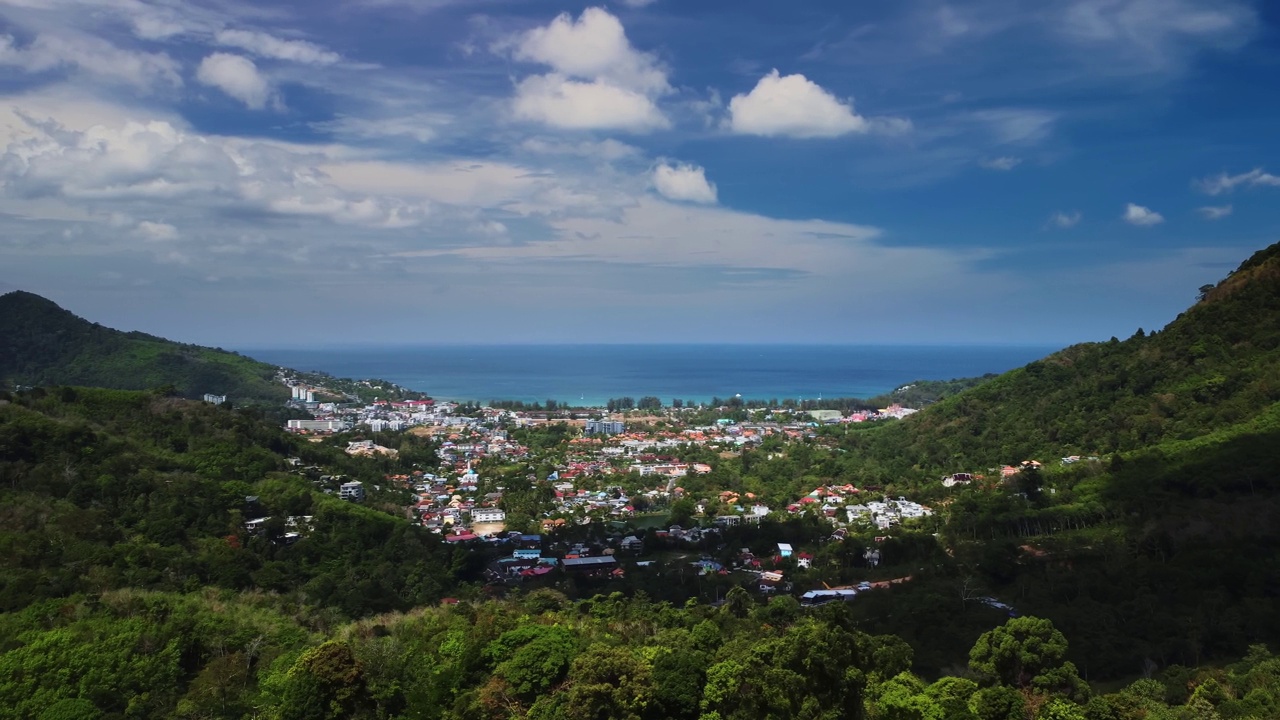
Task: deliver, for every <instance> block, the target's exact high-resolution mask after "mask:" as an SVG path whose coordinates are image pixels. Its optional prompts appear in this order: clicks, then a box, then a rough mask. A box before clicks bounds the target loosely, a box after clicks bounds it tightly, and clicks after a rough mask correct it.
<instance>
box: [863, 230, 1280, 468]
mask: <svg viewBox="0 0 1280 720" xmlns="http://www.w3.org/2000/svg"><path fill="white" fill-rule="evenodd" d="M1278 319H1280V245H1273V246H1271V247H1270V248H1267V249H1266V250H1262V251H1260V252H1258V253H1257V254H1255V255H1254V256H1253V257H1252V258H1250V259H1249V260H1248V261H1247V262H1245V263H1244V264H1243V265H1241V266H1240V268H1239V269H1238V270H1236V271H1235V272H1233V273H1232V274H1231V275H1230V276H1229V277H1227V278H1226V279H1225V280H1223V281H1222V282H1221V283H1219V284H1218V285H1217V286H1214V287H1212V288H1208V287H1206V288H1204V291H1203V293H1202V296H1201V298H1200V299H1199V301H1198V302H1196V304H1195V305H1194V306H1192V307H1191V308H1190V309H1188V310H1187V311H1186V312H1184V313H1183V314H1181V315H1179V316H1178V318H1177V319H1175V320H1174V321H1173V322H1171V323H1169V324H1168V326H1166V327H1165V328H1164V329H1163V330H1161V331H1159V332H1152V333H1150V334H1148V333H1146V332H1144V331H1143V330H1141V329H1139V330H1138V331H1137V332H1136V333H1135V334H1134V335H1133V336H1132V337H1130V338H1129V339H1128V340H1124V341H1121V340H1118V339H1116V338H1112V339H1111V340H1110V341H1108V342H1102V343H1086V344H1083V345H1075V346H1072V347H1069V348H1066V349H1065V350H1062V351H1060V352H1057V353H1054V354H1053V355H1050V356H1049V357H1047V358H1045V359H1043V360H1040V361H1038V362H1033V363H1031V364H1029V365H1027V366H1026V367H1024V368H1020V369H1017V370H1014V371H1012V372H1009V373H1005V374H1004V375H1002V376H1000V377H998V378H996V379H994V380H991V381H989V382H986V383H983V384H981V385H979V386H978V387H975V388H973V389H972V390H969V391H967V392H964V393H960V394H959V395H955V396H953V397H950V398H947V399H945V400H943V401H941V402H939V403H937V405H936V406H933V407H931V408H930V409H929V412H927V413H920V414H919V415H918V416H916V417H913V418H912V419H911V421H910V422H905V423H900V424H897V425H895V426H893V427H891V428H888V429H887V430H886V431H885V432H884V433H881V434H880V437H877V438H874V439H872V440H870V441H869V442H868V443H867V445H866V446H865V447H864V448H863V451H864V452H867V453H870V454H872V455H876V456H879V457H887V456H889V455H893V456H895V457H898V458H901V459H903V460H906V461H908V463H909V464H911V465H916V466H919V467H928V468H942V469H944V470H947V469H950V470H967V469H973V468H986V467H990V466H992V465H997V464H1000V463H1008V462H1016V461H1018V460H1022V459H1027V458H1033V457H1041V458H1043V457H1045V456H1048V457H1062V456H1066V455H1103V454H1111V453H1117V452H1119V453H1127V452H1131V451H1134V450H1138V449H1141V448H1147V447H1151V446H1154V445H1158V444H1160V443H1162V442H1165V441H1173V440H1184V441H1186V440H1193V439H1195V438H1198V437H1202V436H1205V435H1208V434H1210V433H1213V432H1218V431H1220V430H1221V429H1223V428H1226V427H1229V426H1232V425H1236V424H1239V423H1243V422H1247V421H1249V420H1250V419H1251V418H1254V417H1256V416H1257V415H1258V414H1260V413H1262V412H1263V411H1265V410H1266V409H1267V408H1269V407H1271V406H1272V405H1273V404H1274V403H1276V402H1277V401H1280V322H1277V320H1278Z"/></svg>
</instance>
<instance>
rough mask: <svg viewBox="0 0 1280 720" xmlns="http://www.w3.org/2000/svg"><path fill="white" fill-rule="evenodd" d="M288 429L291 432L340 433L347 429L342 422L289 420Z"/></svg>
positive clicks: (345, 424)
mask: <svg viewBox="0 0 1280 720" xmlns="http://www.w3.org/2000/svg"><path fill="white" fill-rule="evenodd" d="M288 427H289V429H290V430H292V431H293V432H342V431H343V430H346V429H347V423H346V421H344V420H290V421H289V426H288Z"/></svg>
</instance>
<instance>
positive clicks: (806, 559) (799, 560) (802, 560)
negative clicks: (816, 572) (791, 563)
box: [796, 553, 813, 568]
mask: <svg viewBox="0 0 1280 720" xmlns="http://www.w3.org/2000/svg"><path fill="white" fill-rule="evenodd" d="M796 567H802V568H811V567H813V556H812V555H810V554H809V553H800V554H799V555H797V556H796Z"/></svg>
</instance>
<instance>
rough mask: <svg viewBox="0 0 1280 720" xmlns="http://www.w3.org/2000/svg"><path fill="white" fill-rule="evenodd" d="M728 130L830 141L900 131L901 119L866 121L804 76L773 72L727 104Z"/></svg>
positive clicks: (847, 104)
mask: <svg viewBox="0 0 1280 720" xmlns="http://www.w3.org/2000/svg"><path fill="white" fill-rule="evenodd" d="M728 126H729V129H730V130H732V131H733V132H735V133H740V134H743V135H764V136H767V137H779V136H781V137H793V138H833V137H839V136H841V135H847V134H849V133H866V132H869V131H871V130H876V129H881V130H883V131H885V132H901V131H903V130H905V129H906V128H908V127H909V124H906V121H904V120H901V119H889V120H885V121H881V122H879V123H877V122H876V121H868V120H867V118H864V117H862V116H861V115H859V114H857V113H856V112H854V110H853V105H852V104H851V103H847V102H841V101H840V100H839V99H837V98H836V97H835V96H834V95H832V94H831V93H829V92H827V91H826V90H824V89H823V88H822V87H821V86H819V85H818V84H817V83H815V82H813V81H811V80H809V79H808V78H806V77H805V76H804V75H800V74H795V75H787V76H782V75H779V73H778V71H777V70H773V71H772V72H770V73H769V74H768V75H765V76H764V77H762V78H760V81H759V82H758V83H756V86H755V88H753V89H752V90H751V92H749V93H747V94H745V95H735V96H734V97H733V99H732V100H730V101H729V120H728Z"/></svg>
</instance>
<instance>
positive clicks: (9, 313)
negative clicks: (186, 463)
mask: <svg viewBox="0 0 1280 720" xmlns="http://www.w3.org/2000/svg"><path fill="white" fill-rule="evenodd" d="M275 375H276V367H275V366H273V365H269V364H267V363H263V362H258V361H257V360H253V359H251V358H247V357H245V356H243V355H239V354H236V353H233V352H227V351H224V350H215V349H212V348H206V347H200V346H198V345H185V344H182V343H176V342H172V341H170V340H165V339H164V338H159V337H155V336H153V335H147V334H145V333H140V332H121V331H119V330H113V329H111V328H107V327H103V326H101V325H99V324H97V323H92V322H89V321H88V320H85V319H83V318H80V317H77V316H76V315H75V314H73V313H71V312H69V311H67V310H64V309H62V308H61V307H59V306H58V305H57V304H55V303H54V302H52V301H50V300H47V299H45V298H42V297H40V296H39V295H34V294H32V293H28V292H21V291H18V292H11V293H8V294H6V295H3V296H0V381H4V382H6V383H8V384H11V385H87V386H94V387H104V388H114V389H120V390H146V389H150V388H156V387H162V386H166V385H171V386H173V387H174V388H176V390H177V392H178V394H180V395H182V396H183V397H188V398H198V397H200V396H202V395H204V394H205V393H213V394H215V395H227V396H228V397H230V398H231V399H232V400H233V401H245V400H250V401H261V402H283V401H285V400H287V399H288V398H289V390H288V388H286V387H284V386H283V385H282V384H280V383H279V382H277V381H276V380H275Z"/></svg>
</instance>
